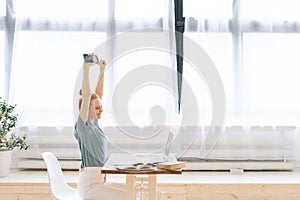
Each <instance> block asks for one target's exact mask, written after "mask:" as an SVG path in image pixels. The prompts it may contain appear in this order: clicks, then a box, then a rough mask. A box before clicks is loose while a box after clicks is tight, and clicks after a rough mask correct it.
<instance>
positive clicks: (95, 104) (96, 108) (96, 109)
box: [90, 98, 103, 119]
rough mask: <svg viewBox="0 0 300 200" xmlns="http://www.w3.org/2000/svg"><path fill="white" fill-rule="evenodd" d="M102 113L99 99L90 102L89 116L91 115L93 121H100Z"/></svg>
mask: <svg viewBox="0 0 300 200" xmlns="http://www.w3.org/2000/svg"><path fill="white" fill-rule="evenodd" d="M102 112H103V110H102V102H101V100H100V99H99V98H96V99H94V100H92V101H91V106H90V114H91V115H92V117H93V118H95V119H100V118H101V113H102Z"/></svg>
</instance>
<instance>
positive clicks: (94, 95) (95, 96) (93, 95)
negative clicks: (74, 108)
mask: <svg viewBox="0 0 300 200" xmlns="http://www.w3.org/2000/svg"><path fill="white" fill-rule="evenodd" d="M79 94H80V95H81V94H82V91H81V90H80V92H79ZM97 98H99V96H98V95H97V94H96V93H93V94H92V95H91V99H90V103H91V101H92V100H94V99H97ZM78 103H79V104H78V106H79V110H80V109H81V104H82V98H80V99H79V102H78Z"/></svg>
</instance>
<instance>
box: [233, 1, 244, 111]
mask: <svg viewBox="0 0 300 200" xmlns="http://www.w3.org/2000/svg"><path fill="white" fill-rule="evenodd" d="M240 17H241V16H240V0H233V2H232V51H233V52H232V56H233V58H232V59H233V60H232V61H233V62H232V63H233V69H234V70H233V73H234V74H233V87H234V88H233V91H234V93H233V94H234V97H233V103H234V105H235V106H234V111H233V112H234V113H235V114H241V111H242V109H243V101H242V97H243V88H244V87H243V82H242V81H243V54H242V52H243V51H242V50H243V44H242V42H243V33H242V29H241V20H240Z"/></svg>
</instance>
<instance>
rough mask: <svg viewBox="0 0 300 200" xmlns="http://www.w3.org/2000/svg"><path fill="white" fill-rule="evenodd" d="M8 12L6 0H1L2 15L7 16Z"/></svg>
mask: <svg viewBox="0 0 300 200" xmlns="http://www.w3.org/2000/svg"><path fill="white" fill-rule="evenodd" d="M5 13H6V0H0V17H1V16H5Z"/></svg>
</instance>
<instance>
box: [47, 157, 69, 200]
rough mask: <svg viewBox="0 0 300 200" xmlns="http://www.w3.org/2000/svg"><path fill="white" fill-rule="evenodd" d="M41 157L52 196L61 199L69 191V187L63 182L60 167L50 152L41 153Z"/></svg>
mask: <svg viewBox="0 0 300 200" xmlns="http://www.w3.org/2000/svg"><path fill="white" fill-rule="evenodd" d="M42 157H43V159H44V161H45V163H46V167H47V172H48V177H49V183H50V187H51V192H52V195H53V196H54V197H55V198H57V199H62V197H64V196H65V193H66V192H67V191H69V190H70V186H68V184H67V183H66V181H65V178H64V176H63V173H62V170H61V166H60V164H59V162H58V160H57V158H56V157H55V155H54V154H53V153H51V152H44V153H42Z"/></svg>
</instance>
